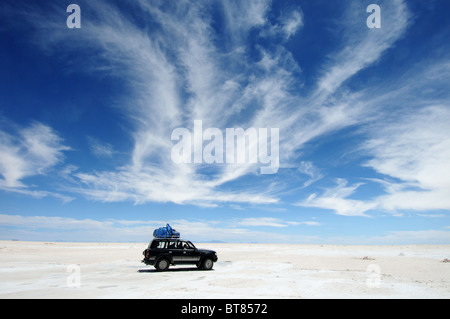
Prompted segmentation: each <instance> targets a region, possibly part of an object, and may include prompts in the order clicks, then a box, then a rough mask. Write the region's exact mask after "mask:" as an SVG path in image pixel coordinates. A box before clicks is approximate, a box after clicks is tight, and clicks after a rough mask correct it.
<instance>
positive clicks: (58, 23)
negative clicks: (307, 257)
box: [0, 0, 450, 244]
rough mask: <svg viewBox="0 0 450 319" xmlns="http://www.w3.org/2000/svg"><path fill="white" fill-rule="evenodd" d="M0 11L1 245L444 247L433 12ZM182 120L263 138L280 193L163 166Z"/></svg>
mask: <svg viewBox="0 0 450 319" xmlns="http://www.w3.org/2000/svg"><path fill="white" fill-rule="evenodd" d="M71 3H75V4H78V5H79V7H80V8H81V28H79V29H77V28H74V29H69V28H68V27H67V25H66V19H67V17H68V16H69V15H70V13H67V12H66V8H67V6H68V5H69V4H71ZM370 4H378V5H379V6H380V8H381V28H379V29H378V28H374V29H369V28H368V27H367V23H366V21H367V18H368V17H369V15H370V13H367V12H366V8H367V6H368V5H370ZM0 7H1V8H0V12H1V13H0V21H1V22H0V43H1V46H0V83H1V85H0V239H21V240H44V241H50V240H63V241H113V242H114V241H118V242H126V241H135V242H136V241H137V242H146V241H148V240H149V239H150V237H151V234H152V231H153V229H154V228H156V227H159V226H163V225H165V223H167V222H169V223H171V225H172V226H173V227H174V228H176V229H177V230H179V231H180V232H181V233H182V235H183V237H186V238H189V239H192V240H195V241H212V240H216V241H225V242H274V243H278V242H280V243H308V244H318V243H320V244H428V243H430V244H449V243H450V218H449V217H450V215H449V212H450V125H449V124H448V123H450V104H449V103H450V102H449V101H450V99H449V97H450V93H449V92H450V90H449V87H450V86H449V84H450V59H449V52H450V51H449V46H450V45H449V44H448V43H449V42H448V38H449V36H450V22H449V19H448V12H449V10H450V4H449V2H448V1H445V0H442V1H437V0H436V1H426V2H424V1H402V0H390V1H378V0H377V1H376V0H369V1H359V0H358V1H356V0H355V1H351V0H345V1H344V0H342V1H310V0H305V1H276V0H273V1H269V0H256V1H225V0H222V1H221V0H213V1H147V0H133V1H81V0H76V1H75V0H71V1H40V2H35V1H9V0H7V1H2V3H1V4H0ZM195 120H201V121H202V123H203V127H204V129H206V128H218V129H219V130H221V131H223V132H225V130H226V128H243V129H248V128H278V129H279V161H280V165H279V169H278V171H277V173H276V174H269V175H264V174H261V173H260V168H261V165H260V164H261V163H256V164H252V163H249V164H230V163H225V164H207V163H200V164H194V163H187V164H178V163H174V161H173V160H172V159H171V150H172V148H173V146H174V145H175V144H176V142H174V141H172V139H171V134H172V132H173V130H174V129H176V128H180V127H182V128H186V129H188V130H191V131H192V130H193V127H194V121H195Z"/></svg>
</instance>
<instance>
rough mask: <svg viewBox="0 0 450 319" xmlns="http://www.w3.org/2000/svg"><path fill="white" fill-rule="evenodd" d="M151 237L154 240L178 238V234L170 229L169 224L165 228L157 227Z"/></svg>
mask: <svg viewBox="0 0 450 319" xmlns="http://www.w3.org/2000/svg"><path fill="white" fill-rule="evenodd" d="M153 237H156V238H180V233H179V232H177V231H176V230H175V229H173V228H172V227H170V225H169V224H167V225H166V227H159V228H157V229H155V230H154V231H153Z"/></svg>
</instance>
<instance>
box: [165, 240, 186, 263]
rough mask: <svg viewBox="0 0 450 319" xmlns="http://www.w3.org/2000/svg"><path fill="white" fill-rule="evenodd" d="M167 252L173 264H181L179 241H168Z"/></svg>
mask: <svg viewBox="0 0 450 319" xmlns="http://www.w3.org/2000/svg"><path fill="white" fill-rule="evenodd" d="M167 244H168V246H167V251H168V253H169V255H170V256H171V257H172V261H173V263H174V264H180V263H183V249H182V246H181V244H180V241H179V240H176V239H174V240H169V241H168V242H167Z"/></svg>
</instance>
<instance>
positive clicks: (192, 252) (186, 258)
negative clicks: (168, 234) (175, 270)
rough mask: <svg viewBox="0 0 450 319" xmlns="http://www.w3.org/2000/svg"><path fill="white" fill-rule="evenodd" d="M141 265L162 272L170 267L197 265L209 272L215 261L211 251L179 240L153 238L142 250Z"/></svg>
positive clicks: (214, 253) (214, 254) (215, 257)
mask: <svg viewBox="0 0 450 319" xmlns="http://www.w3.org/2000/svg"><path fill="white" fill-rule="evenodd" d="M143 254H144V259H143V260H142V262H143V263H145V264H146V265H152V266H155V268H156V269H157V270H159V271H164V270H167V269H168V268H169V266H170V265H197V267H198V268H200V269H205V270H210V269H212V268H213V265H214V263H215V262H216V261H217V254H216V252H215V251H213V250H206V249H197V248H196V247H195V246H194V244H193V243H191V242H190V241H187V240H182V239H179V238H154V239H153V240H152V241H151V243H150V244H149V245H148V247H147V249H146V250H144V252H143Z"/></svg>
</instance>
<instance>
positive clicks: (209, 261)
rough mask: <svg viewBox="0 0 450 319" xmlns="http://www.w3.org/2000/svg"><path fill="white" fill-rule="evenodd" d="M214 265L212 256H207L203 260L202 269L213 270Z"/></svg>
mask: <svg viewBox="0 0 450 319" xmlns="http://www.w3.org/2000/svg"><path fill="white" fill-rule="evenodd" d="M213 266H214V262H213V260H212V258H209V257H206V258H205V259H204V260H203V262H202V269H203V270H211V269H212V268H213Z"/></svg>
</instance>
